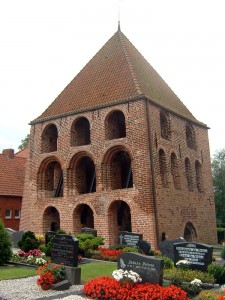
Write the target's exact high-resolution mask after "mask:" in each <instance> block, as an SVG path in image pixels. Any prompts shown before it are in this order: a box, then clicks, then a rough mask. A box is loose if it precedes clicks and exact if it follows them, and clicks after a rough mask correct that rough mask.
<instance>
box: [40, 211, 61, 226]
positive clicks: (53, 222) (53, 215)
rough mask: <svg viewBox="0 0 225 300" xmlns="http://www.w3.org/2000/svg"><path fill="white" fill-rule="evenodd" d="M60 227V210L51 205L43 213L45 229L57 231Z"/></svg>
mask: <svg viewBox="0 0 225 300" xmlns="http://www.w3.org/2000/svg"><path fill="white" fill-rule="evenodd" d="M58 229H60V216H59V212H58V210H57V209H56V208H55V207H53V206H49V207H47V208H46V209H45V211H44V214H43V230H44V232H47V231H57V230H58Z"/></svg>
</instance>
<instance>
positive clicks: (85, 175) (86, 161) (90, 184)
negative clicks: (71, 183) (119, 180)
mask: <svg viewBox="0 0 225 300" xmlns="http://www.w3.org/2000/svg"><path fill="white" fill-rule="evenodd" d="M75 185H76V188H77V191H78V192H79V193H80V194H87V193H94V192H95V191H96V174H95V165H94V162H93V160H92V159H91V158H90V157H88V156H85V157H82V158H81V159H80V160H79V162H78V163H77V165H76V170H75Z"/></svg>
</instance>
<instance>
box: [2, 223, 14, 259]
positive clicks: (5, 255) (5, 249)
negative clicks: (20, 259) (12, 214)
mask: <svg viewBox="0 0 225 300" xmlns="http://www.w3.org/2000/svg"><path fill="white" fill-rule="evenodd" d="M11 247H12V244H11V242H10V240H9V235H8V233H7V232H6V231H5V226H4V224H3V222H2V220H1V219H0V265H3V264H6V263H7V262H8V261H9V260H10V258H11V256H12V250H11Z"/></svg>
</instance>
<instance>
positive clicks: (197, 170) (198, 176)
mask: <svg viewBox="0 0 225 300" xmlns="http://www.w3.org/2000/svg"><path fill="white" fill-rule="evenodd" d="M195 176H196V185H197V189H198V192H199V193H202V192H203V187H202V166H201V164H200V162H198V161H196V162H195Z"/></svg>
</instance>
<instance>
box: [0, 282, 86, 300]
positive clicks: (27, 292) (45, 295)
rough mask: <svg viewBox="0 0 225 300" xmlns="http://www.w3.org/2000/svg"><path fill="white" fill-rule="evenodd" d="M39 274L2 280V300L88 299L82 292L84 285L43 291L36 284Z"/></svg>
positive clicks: (0, 297) (0, 296)
mask: <svg viewBox="0 0 225 300" xmlns="http://www.w3.org/2000/svg"><path fill="white" fill-rule="evenodd" d="M37 278H38V276H33V277H27V278H22V279H14V280H1V281H0V300H37V299H38V300H42V299H54V300H56V299H65V300H74V299H83V300H84V299H87V298H85V296H84V295H83V294H82V288H83V285H72V286H71V287H70V288H69V289H68V290H66V291H53V290H48V291H43V290H42V289H41V287H40V286H38V285H37V284H36V280H37Z"/></svg>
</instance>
